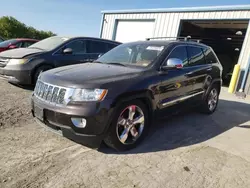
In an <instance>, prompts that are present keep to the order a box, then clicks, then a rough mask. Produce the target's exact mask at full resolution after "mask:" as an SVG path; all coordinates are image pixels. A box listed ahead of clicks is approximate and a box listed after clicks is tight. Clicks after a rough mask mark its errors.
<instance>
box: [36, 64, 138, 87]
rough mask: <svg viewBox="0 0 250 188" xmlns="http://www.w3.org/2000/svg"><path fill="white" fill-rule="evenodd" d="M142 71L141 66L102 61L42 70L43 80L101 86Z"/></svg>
mask: <svg viewBox="0 0 250 188" xmlns="http://www.w3.org/2000/svg"><path fill="white" fill-rule="evenodd" d="M141 72H142V69H141V68H134V67H125V66H119V65H111V64H102V63H85V64H78V65H71V66H65V67H60V68H56V69H52V70H49V71H46V72H44V73H43V74H42V75H41V77H40V79H41V80H42V81H44V82H47V83H50V84H54V85H59V86H64V87H72V88H78V87H82V86H84V87H88V86H90V87H92V86H96V85H98V86H101V85H102V84H105V83H111V82H115V81H119V80H125V79H131V78H133V77H136V76H138V75H139V74H140V73H141Z"/></svg>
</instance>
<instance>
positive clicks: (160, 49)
mask: <svg viewBox="0 0 250 188" xmlns="http://www.w3.org/2000/svg"><path fill="white" fill-rule="evenodd" d="M163 48H164V46H148V47H147V50H156V51H162V50H163Z"/></svg>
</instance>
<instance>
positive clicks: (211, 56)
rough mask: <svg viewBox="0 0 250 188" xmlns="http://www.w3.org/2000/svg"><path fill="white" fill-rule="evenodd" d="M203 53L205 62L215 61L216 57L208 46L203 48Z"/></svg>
mask: <svg viewBox="0 0 250 188" xmlns="http://www.w3.org/2000/svg"><path fill="white" fill-rule="evenodd" d="M204 54H205V57H206V62H207V63H209V64H211V63H217V59H216V57H215V55H214V53H213V52H212V50H211V49H209V48H208V49H206V50H204Z"/></svg>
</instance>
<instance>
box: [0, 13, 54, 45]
mask: <svg viewBox="0 0 250 188" xmlns="http://www.w3.org/2000/svg"><path fill="white" fill-rule="evenodd" d="M54 35H56V34H54V33H53V32H51V31H42V30H37V29H35V28H33V27H30V26H27V25H25V24H24V23H22V22H20V21H18V20H17V19H15V18H14V17H12V16H3V17H1V18H0V36H1V37H3V38H4V39H11V38H32V39H39V40H41V39H45V38H47V37H51V36H54Z"/></svg>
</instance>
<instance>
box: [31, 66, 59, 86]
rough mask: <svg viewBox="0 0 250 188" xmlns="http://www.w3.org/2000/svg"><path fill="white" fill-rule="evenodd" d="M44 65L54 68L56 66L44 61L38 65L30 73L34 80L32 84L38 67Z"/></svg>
mask: <svg viewBox="0 0 250 188" xmlns="http://www.w3.org/2000/svg"><path fill="white" fill-rule="evenodd" d="M42 66H49V67H51V68H52V69H53V68H55V66H54V65H53V64H51V63H47V62H42V63H40V64H38V65H36V66H35V67H34V68H33V69H32V71H31V74H30V75H31V82H32V84H34V75H35V73H36V71H37V69H39V68H40V67H42Z"/></svg>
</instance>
